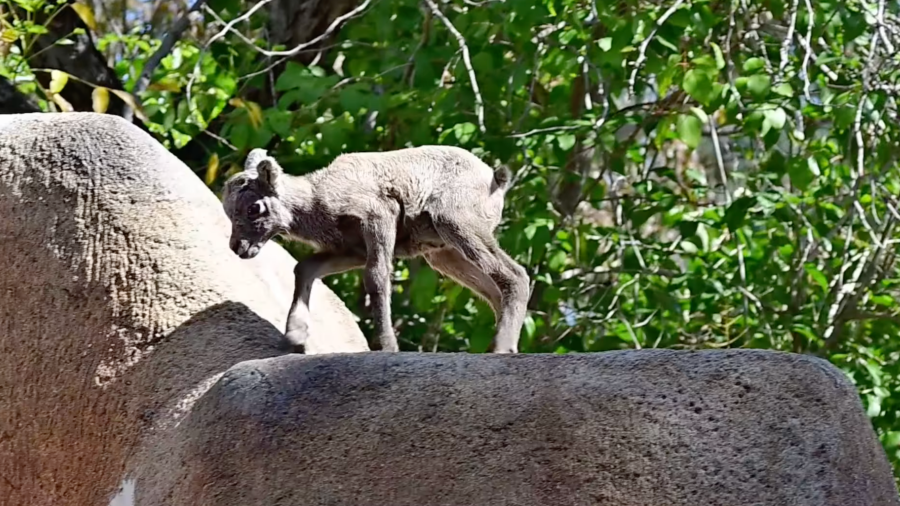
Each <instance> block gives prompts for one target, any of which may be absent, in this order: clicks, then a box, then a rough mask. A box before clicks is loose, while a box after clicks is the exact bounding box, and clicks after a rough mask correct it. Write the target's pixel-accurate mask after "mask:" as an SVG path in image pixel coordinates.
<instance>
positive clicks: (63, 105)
mask: <svg viewBox="0 0 900 506" xmlns="http://www.w3.org/2000/svg"><path fill="white" fill-rule="evenodd" d="M50 100H52V101H53V103H55V104H56V105H58V106H59V108H60V109H61V110H62V111H63V112H72V111H74V110H75V108H74V107H72V104H70V103H69V101H68V100H66V99H64V98H63V96H62V95H60V94H58V93H54V94H52V95H50Z"/></svg>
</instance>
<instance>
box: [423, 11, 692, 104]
mask: <svg viewBox="0 0 900 506" xmlns="http://www.w3.org/2000/svg"><path fill="white" fill-rule="evenodd" d="M427 1H430V0H427ZM683 3H684V0H675V3H674V4H672V6H671V7H669V9H668V10H667V11H666V12H664V13H663V15H662V16H660V17H659V19H657V20H656V26H654V27H653V30H651V31H650V35H647V38H646V39H644V40H643V41H641V45H640V46H639V47H638V58H637V61H635V62H634V69H632V71H631V77H629V78H628V92H629V93H630V94H631V96H632V97H634V81H635V80H636V79H637V74H638V71H639V70H640V69H641V66H642V65H643V64H644V62H645V61H646V60H647V48H648V47H649V46H650V42H651V41H652V40H653V37H655V36H656V32H657V31H658V30H659V27H661V26H662V25H663V24H664V23H665V22H666V20H667V19H669V16H671V15H672V14H674V13H675V11H677V10H678V8H679V7H681V5H682V4H683Z"/></svg>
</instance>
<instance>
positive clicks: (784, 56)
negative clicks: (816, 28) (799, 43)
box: [778, 0, 809, 78]
mask: <svg viewBox="0 0 900 506" xmlns="http://www.w3.org/2000/svg"><path fill="white" fill-rule="evenodd" d="M807 1H809V0H807ZM798 3H799V0H793V1H792V2H791V19H790V22H789V23H788V31H787V35H786V36H785V37H784V40H783V41H782V42H781V54H780V56H781V61H779V62H778V77H779V78H783V77H784V70H785V69H786V68H787V64H788V58H789V56H790V54H789V51H790V49H791V42H793V38H794V27H796V26H797V4H798Z"/></svg>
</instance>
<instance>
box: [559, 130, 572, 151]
mask: <svg viewBox="0 0 900 506" xmlns="http://www.w3.org/2000/svg"><path fill="white" fill-rule="evenodd" d="M556 142H558V143H559V147H560V149H562V150H563V151H568V150H570V149H572V146H574V145H575V136H574V135H572V134H560V135H557V136H556Z"/></svg>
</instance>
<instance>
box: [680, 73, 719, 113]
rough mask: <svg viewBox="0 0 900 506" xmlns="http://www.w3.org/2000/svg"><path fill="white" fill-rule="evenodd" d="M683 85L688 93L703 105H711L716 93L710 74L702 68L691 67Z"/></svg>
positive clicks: (685, 75)
mask: <svg viewBox="0 0 900 506" xmlns="http://www.w3.org/2000/svg"><path fill="white" fill-rule="evenodd" d="M681 86H682V87H683V88H684V91H685V92H687V94H688V95H690V96H691V97H693V98H694V99H696V100H697V101H698V102H700V103H701V104H703V105H709V102H710V100H712V97H713V95H714V90H713V82H712V79H710V77H709V74H707V73H706V72H704V71H702V70H697V69H691V70H688V71H687V72H686V73H685V74H684V81H682V84H681Z"/></svg>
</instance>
